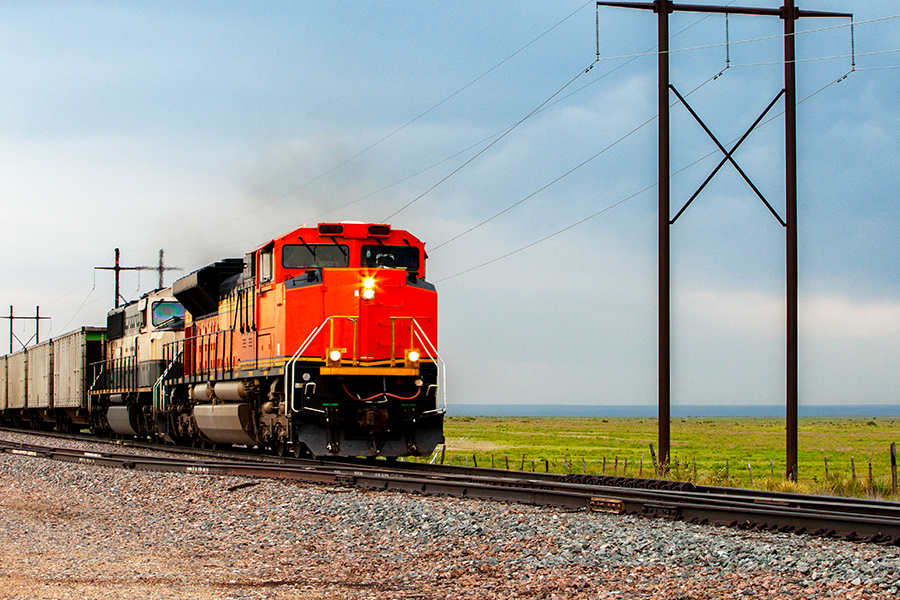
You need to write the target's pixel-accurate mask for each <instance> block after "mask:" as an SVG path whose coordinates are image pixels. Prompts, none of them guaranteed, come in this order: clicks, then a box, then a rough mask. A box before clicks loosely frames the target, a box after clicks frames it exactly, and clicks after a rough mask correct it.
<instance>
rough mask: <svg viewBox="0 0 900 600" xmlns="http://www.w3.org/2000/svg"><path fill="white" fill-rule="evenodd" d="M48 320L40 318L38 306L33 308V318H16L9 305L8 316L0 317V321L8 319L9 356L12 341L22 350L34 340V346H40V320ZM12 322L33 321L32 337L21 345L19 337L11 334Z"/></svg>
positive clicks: (11, 351)
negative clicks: (17, 343)
mask: <svg viewBox="0 0 900 600" xmlns="http://www.w3.org/2000/svg"><path fill="white" fill-rule="evenodd" d="M49 318H50V317H42V316H41V307H40V306H35V307H34V316H33V317H16V316H15V315H13V307H12V305H10V306H9V316H8V317H0V319H9V353H10V354H12V353H13V340H15V341H17V342H19V345H20V346H22V348H25V347H27V346H28V344H30V343H31V340H34V343H35V344H40V343H41V328H40V327H41V319H49ZM13 321H34V335H33V336H31V337H30V338H29V339H28V341H27V342H24V343H23V342H22V340H20V339H19V336H17V335H16V334H15V333H14V332H13Z"/></svg>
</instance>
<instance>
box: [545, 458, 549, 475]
mask: <svg viewBox="0 0 900 600" xmlns="http://www.w3.org/2000/svg"><path fill="white" fill-rule="evenodd" d="M549 472H550V461H548V460H547V459H546V458H545V459H544V473H549Z"/></svg>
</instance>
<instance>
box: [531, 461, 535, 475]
mask: <svg viewBox="0 0 900 600" xmlns="http://www.w3.org/2000/svg"><path fill="white" fill-rule="evenodd" d="M531 472H532V473H534V459H533V458H532V459H531Z"/></svg>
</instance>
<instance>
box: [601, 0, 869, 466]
mask: <svg viewBox="0 0 900 600" xmlns="http://www.w3.org/2000/svg"><path fill="white" fill-rule="evenodd" d="M597 6H611V7H620V8H640V9H645V10H652V11H654V12H655V13H657V21H658V25H657V28H658V37H659V46H658V49H659V66H658V71H659V463H660V465H661V466H662V467H663V468H665V467H666V466H667V465H668V463H669V455H670V437H669V436H670V398H671V387H670V386H671V370H670V365H671V363H670V358H671V357H670V348H671V343H670V331H671V328H670V321H669V314H670V308H669V306H670V305H669V298H670V280H669V227H670V226H671V225H672V224H674V222H675V220H676V219H677V218H678V217H679V216H680V215H681V214H682V212H684V209H685V208H687V206H688V204H690V203H691V201H693V199H694V198H695V197H696V196H697V194H699V193H700V190H702V189H703V187H704V186H705V185H706V183H708V182H709V180H710V179H711V178H712V177H713V175H715V173H716V172H717V171H718V169H719V168H720V167H721V166H722V165H723V164H724V162H725V161H726V160H727V161H730V162H731V163H732V164H733V165H734V166H735V168H737V169H738V171H739V172H740V174H741V175H742V176H743V177H744V179H745V180H746V181H747V183H748V184H750V186H751V187H752V188H753V191H754V192H756V194H757V195H758V196H759V197H760V199H761V200H762V201H763V203H765V205H766V206H767V207H768V208H769V210H770V211H771V212H772V213H773V214H774V215H775V218H776V219H778V221H779V222H780V223H781V225H782V226H783V227H784V228H785V229H786V236H785V246H786V263H787V264H786V268H785V279H786V285H785V291H786V300H785V304H786V308H787V320H786V327H785V329H786V338H787V352H786V355H787V365H786V384H787V385H786V393H785V396H786V398H785V404H786V409H785V413H786V419H785V421H786V430H787V436H786V437H787V439H786V452H785V454H786V459H787V460H786V475H787V478H788V479H789V480H791V481H796V479H797V404H798V376H797V374H798V359H797V356H798V351H797V329H798V327H797V97H796V80H795V73H794V63H795V52H794V21H796V20H797V19H799V18H800V17H842V18H851V19H852V18H853V15H852V14H850V13H836V12H823V11H810V10H800V9H799V8H796V7H795V6H794V0H785V2H784V5H783V6H782V7H781V8H756V7H739V6H707V5H699V4H676V3H674V2H672V1H671V0H655V1H653V2H597ZM675 11H680V12H699V13H720V14H725V15H728V14H740V15H765V16H776V17H780V18H781V19H782V20H783V21H784V89H783V90H782V91H781V92H779V94H778V96H776V98H775V100H773V101H772V103H771V104H770V105H769V108H767V109H766V111H765V112H764V113H763V115H765V114H766V112H768V111H769V109H771V107H772V106H773V105H774V104H775V101H777V100H778V98H779V97H780V96H781V95H784V98H785V100H784V102H785V112H784V140H785V167H784V171H785V218H784V219H782V218H781V217H780V216H779V215H778V214H777V213H776V212H775V211H774V209H773V208H772V207H771V205H770V204H769V203H768V202H767V201H766V200H765V198H763V197H762V194H761V193H760V192H759V190H757V189H756V186H754V185H753V184H752V183H751V182H750V180H749V178H748V177H747V176H746V175H745V174H744V172H743V171H741V170H740V168H739V167H738V166H737V163H735V162H734V159H733V158H732V157H731V155H732V154H733V153H734V151H735V150H736V149H737V146H739V145H740V144H741V142H743V141H744V139H745V138H746V137H747V135H749V134H750V131H752V130H753V129H754V128H755V127H756V125H758V124H759V122H760V121H761V120H762V116H760V117H759V118H758V119H757V120H756V123H754V124H753V126H752V127H751V128H750V130H748V131H747V133H745V134H744V137H743V138H741V140H740V141H739V142H738V143H737V144H736V145H735V146H734V147H732V148H731V150H725V148H724V147H723V146H722V145H721V144H720V143H719V142H718V140H716V139H715V137H714V136H713V135H712V133H711V132H710V131H709V130H708V129H707V128H706V125H704V124H703V122H702V121H700V118H699V117H698V116H697V115H696V114H695V113H694V112H693V110H692V109H691V108H690V107H689V106H687V103H686V102H685V100H684V98H682V97H681V95H680V94H678V92H677V90H675V88H674V87H673V86H672V85H671V84H670V83H669V14H670V13H672V12H675ZM670 89H671V90H672V91H674V92H675V94H676V95H678V98H679V100H680V101H681V102H682V103H683V104H684V105H685V107H686V108H688V110H690V111H691V114H692V115H693V116H694V118H695V119H697V121H699V122H700V124H701V125H702V126H703V128H704V130H706V133H707V134H709V135H710V137H712V138H713V140H714V141H716V144H717V145H718V146H719V149H720V150H722V152H723V153H724V154H725V159H723V162H722V163H721V164H720V165H719V167H717V168H716V171H714V172H713V174H712V175H710V176H709V178H708V179H707V180H706V182H705V183H704V184H703V186H701V188H700V190H697V192H696V193H695V194H694V196H693V197H692V198H691V200H689V201H688V203H687V204H686V205H685V206H684V208H682V209H681V211H679V212H678V214H677V215H676V216H675V218H674V219H671V220H670V219H669V214H670V213H669V211H670V204H669V176H670V174H669V90H670Z"/></svg>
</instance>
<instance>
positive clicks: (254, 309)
mask: <svg viewBox="0 0 900 600" xmlns="http://www.w3.org/2000/svg"><path fill="white" fill-rule="evenodd" d="M426 258H427V254H426V252H425V244H424V243H423V242H422V241H421V240H419V239H418V238H416V237H415V236H413V235H412V234H410V233H409V232H407V231H404V230H400V229H393V228H391V227H390V226H389V225H384V224H370V223H357V222H342V223H320V224H319V225H318V226H316V227H306V226H304V227H301V228H299V229H297V230H295V231H292V232H290V233H288V234H286V235H283V236H281V237H279V238H276V239H273V240H269V241H267V242H266V243H264V244H262V245H260V246H258V247H257V248H255V249H254V250H252V251H251V252H249V253H247V254H246V255H245V256H244V257H243V258H229V259H224V260H221V261H218V262H215V263H213V264H210V265H208V266H205V267H203V268H201V269H198V270H196V271H194V272H193V273H190V274H189V275H187V276H185V277H182V278H181V279H178V280H177V281H175V283H174V284H173V285H172V287H170V288H164V289H158V290H155V291H153V292H150V293H148V294H145V295H143V296H142V297H141V298H139V299H138V300H136V301H133V302H130V303H128V304H126V305H125V306H122V307H118V308H115V309H113V310H112V311H110V312H109V313H108V315H107V324H106V327H105V328H103V327H82V328H80V329H78V330H76V331H72V332H69V333H66V334H64V335H61V336H59V337H56V338H53V339H51V340H48V341H46V342H43V343H41V344H38V345H35V346H32V347H29V348H26V349H23V350H21V351H19V352H16V353H13V354H10V355H6V356H2V357H0V422H2V423H3V424H6V425H12V426H18V427H26V428H32V429H38V430H40V429H50V428H55V429H57V430H60V431H73V430H85V429H89V430H90V431H91V432H92V433H93V434H96V435H101V436H126V437H128V436H130V437H135V438H143V439H148V438H149V439H153V440H156V441H159V442H160V443H169V444H179V445H195V446H197V445H210V446H226V445H242V446H249V447H258V448H264V449H267V450H270V451H272V452H275V453H277V454H279V455H285V454H287V453H289V452H290V453H293V454H294V455H296V456H301V455H304V454H311V455H313V456H323V457H324V456H365V457H378V456H383V457H387V458H391V457H398V456H425V455H429V454H431V453H432V452H433V451H434V449H435V447H436V446H437V445H438V444H441V443H443V441H444V438H443V419H444V415H445V412H446V397H445V386H444V378H445V369H444V364H443V361H442V360H441V358H440V356H439V355H438V352H437V292H436V290H435V287H434V286H433V285H432V284H431V283H428V282H427V281H426V279H425V261H426Z"/></svg>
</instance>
